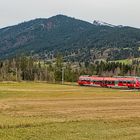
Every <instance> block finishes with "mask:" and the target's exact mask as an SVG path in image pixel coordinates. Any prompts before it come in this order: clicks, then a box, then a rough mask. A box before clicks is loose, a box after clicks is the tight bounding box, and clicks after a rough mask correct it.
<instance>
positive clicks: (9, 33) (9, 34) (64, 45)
mask: <svg viewBox="0 0 140 140" xmlns="http://www.w3.org/2000/svg"><path fill="white" fill-rule="evenodd" d="M139 41H140V29H137V28H133V27H127V26H123V27H121V28H120V27H118V26H115V27H113V28H112V27H110V26H96V25H94V24H92V23H89V22H86V21H83V20H79V19H75V18H71V17H68V16H65V15H56V16H53V17H51V18H38V19H35V20H30V21H28V22H23V23H20V24H18V25H14V26H9V27H5V28H2V29H0V59H5V58H10V57H15V56H16V55H21V54H22V53H24V54H26V55H30V54H32V55H33V56H35V57H37V58H40V59H46V60H48V59H52V58H55V57H56V54H57V53H62V55H63V56H64V58H65V61H89V62H91V61H93V60H94V59H102V58H103V59H110V60H115V59H122V58H128V57H139V55H140V54H139V43H138V42H139Z"/></svg>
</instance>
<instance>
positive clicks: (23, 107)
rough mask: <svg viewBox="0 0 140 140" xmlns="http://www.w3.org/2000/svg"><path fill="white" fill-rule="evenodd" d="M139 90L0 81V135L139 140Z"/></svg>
mask: <svg viewBox="0 0 140 140" xmlns="http://www.w3.org/2000/svg"><path fill="white" fill-rule="evenodd" d="M139 132H140V91H127V90H126V91H124V90H120V89H107V88H95V87H79V86H70V85H57V84H46V83H32V82H23V83H0V140H139V139H140V133H139Z"/></svg>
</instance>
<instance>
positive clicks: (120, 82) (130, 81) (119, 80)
mask: <svg viewBox="0 0 140 140" xmlns="http://www.w3.org/2000/svg"><path fill="white" fill-rule="evenodd" d="M78 84H79V85H80V86H100V87H109V88H113V87H114V88H115V87H117V88H123V87H124V88H129V89H140V77H99V76H86V75H85V76H84V75H83V76H80V77H79V79H78Z"/></svg>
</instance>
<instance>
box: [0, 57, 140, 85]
mask: <svg viewBox="0 0 140 140" xmlns="http://www.w3.org/2000/svg"><path fill="white" fill-rule="evenodd" d="M80 75H98V76H140V62H139V61H138V60H137V61H133V63H132V64H124V63H120V62H104V61H100V62H99V61H95V62H92V63H89V62H84V63H83V62H81V63H80V62H77V63H72V62H64V61H63V57H62V56H60V55H58V56H57V58H56V59H55V61H53V62H46V61H42V60H41V61H39V60H36V59H34V58H32V57H26V56H21V57H18V58H13V59H8V60H3V61H2V60H1V61H0V81H46V82H50V83H56V82H61V81H62V80H63V79H64V81H66V82H76V81H77V79H78V77H79V76H80Z"/></svg>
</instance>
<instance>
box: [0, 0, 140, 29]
mask: <svg viewBox="0 0 140 140" xmlns="http://www.w3.org/2000/svg"><path fill="white" fill-rule="evenodd" d="M57 14H63V15H68V16H71V17H75V18H79V19H82V20H86V21H89V22H92V21H93V20H101V21H105V22H108V23H111V24H115V25H129V26H134V27H138V28H140V15H139V14H140V0H0V28H2V27H6V26H9V25H14V24H17V23H20V22H23V21H28V20H31V19H34V18H48V17H50V16H54V15H57Z"/></svg>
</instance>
